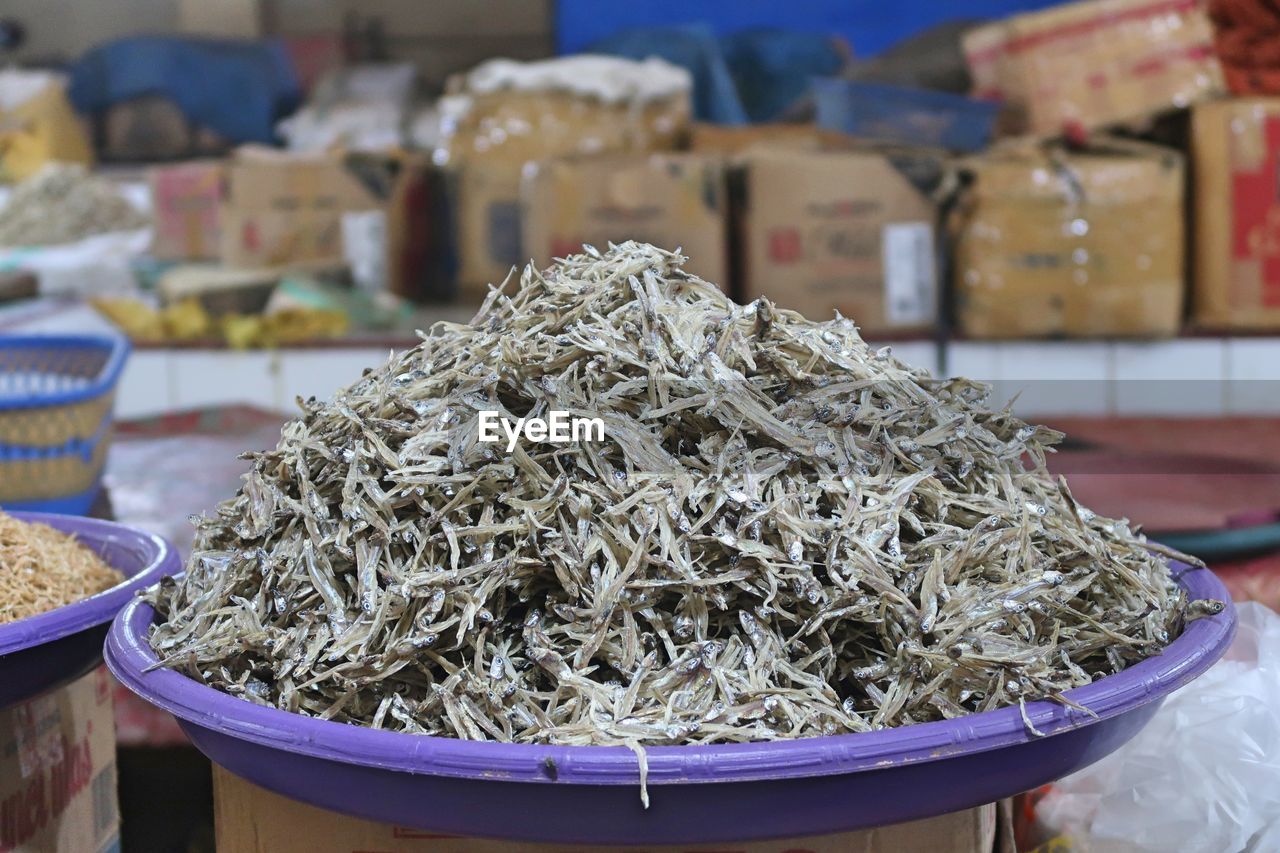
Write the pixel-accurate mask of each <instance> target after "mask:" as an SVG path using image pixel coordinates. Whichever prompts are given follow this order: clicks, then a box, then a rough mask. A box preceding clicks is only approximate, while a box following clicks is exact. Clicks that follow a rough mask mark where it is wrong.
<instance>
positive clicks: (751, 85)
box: [721, 29, 845, 122]
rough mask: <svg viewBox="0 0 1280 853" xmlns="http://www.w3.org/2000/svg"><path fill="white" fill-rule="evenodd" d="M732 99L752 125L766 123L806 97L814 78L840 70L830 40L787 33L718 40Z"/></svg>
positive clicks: (748, 34)
mask: <svg viewBox="0 0 1280 853" xmlns="http://www.w3.org/2000/svg"><path fill="white" fill-rule="evenodd" d="M721 45H722V46H723V50H724V56H725V61H726V62H727V63H728V65H729V71H730V73H731V74H733V79H734V82H735V83H736V84H737V87H738V97H739V98H740V99H741V100H742V106H743V108H744V109H745V110H746V112H747V118H749V119H750V120H751V121H753V122H764V121H772V120H774V119H776V118H778V116H779V115H780V114H781V113H782V112H783V111H784V110H786V109H787V108H788V107H790V106H791V105H792V104H794V103H795V102H796V101H797V100H799V99H800V98H801V97H803V96H804V95H805V94H806V93H807V92H808V91H809V83H810V81H811V80H812V79H813V78H814V77H831V76H833V75H835V74H837V73H838V72H839V71H840V69H841V67H843V65H844V61H845V58H844V55H843V54H842V53H841V51H840V49H839V48H838V47H837V42H836V39H835V37H833V36H831V35H827V34H825V33H798V32H792V31H790V30H777V29H756V30H743V31H742V32H739V33H734V34H733V35H729V36H725V37H724V38H723V39H722V40H721Z"/></svg>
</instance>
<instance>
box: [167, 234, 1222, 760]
mask: <svg viewBox="0 0 1280 853" xmlns="http://www.w3.org/2000/svg"><path fill="white" fill-rule="evenodd" d="M584 248H585V251H584V253H583V254H580V255H575V256H572V257H569V258H567V259H564V260H562V261H558V262H557V263H556V264H555V265H554V266H553V267H552V268H550V269H549V270H547V271H545V272H539V271H537V270H534V269H526V270H525V271H524V273H523V275H522V276H521V278H520V282H519V287H518V288H517V289H516V290H515V292H514V293H512V294H511V295H505V294H504V293H503V292H502V291H501V289H495V290H494V291H493V292H491V293H490V295H489V297H488V299H487V300H486V303H485V305H484V306H483V307H482V309H481V311H480V313H479V314H478V315H477V316H476V318H475V319H474V320H473V321H472V322H471V323H470V324H468V325H457V324H441V325H439V326H437V327H436V328H435V329H434V330H433V332H432V333H431V334H429V335H425V336H424V338H423V340H422V343H421V344H420V345H419V346H417V347H416V348H414V349H413V350H411V351H408V352H405V353H403V354H401V355H398V356H394V357H393V358H391V359H390V360H389V361H388V363H386V364H385V365H383V366H381V367H379V368H376V369H373V370H370V371H366V375H365V376H364V377H362V378H361V379H360V380H359V381H358V382H356V383H355V384H353V385H352V386H350V387H349V388H347V389H345V390H343V391H340V392H338V393H337V395H336V397H335V398H334V400H333V402H332V403H321V402H317V401H316V400H314V399H312V400H308V401H305V402H302V403H301V405H302V407H303V410H304V414H303V416H302V417H301V418H300V419H299V420H296V421H293V422H291V423H289V424H288V425H286V426H285V427H284V429H283V431H282V435H281V440H280V443H279V446H278V447H277V448H276V449H274V450H271V451H267V452H264V453H256V454H250V456H251V458H252V460H253V467H252V470H251V472H250V473H249V474H247V475H246V477H245V481H244V485H243V487H242V489H241V490H240V492H239V494H237V495H236V496H235V497H234V498H233V499H231V500H229V501H227V502H225V503H223V504H221V505H220V506H219V507H218V509H217V511H216V513H215V514H214V515H213V516H212V517H207V518H203V519H201V520H199V522H198V528H199V529H198V534H197V541H196V547H195V550H194V554H193V556H192V558H191V560H190V563H189V565H188V568H187V573H186V575H185V576H184V577H183V578H181V579H180V580H178V581H177V582H176V583H175V582H172V581H171V582H169V583H167V584H164V585H161V586H160V587H158V588H155V589H153V590H152V591H151V592H150V598H151V600H152V601H153V602H154V603H155V604H156V606H157V608H158V609H159V611H160V613H161V614H162V616H163V621H162V622H161V623H160V624H158V625H157V626H156V628H155V629H154V633H153V635H152V637H151V642H152V645H153V647H154V648H155V649H156V651H157V652H158V653H159V654H160V655H161V657H162V660H163V663H164V665H167V666H171V667H174V668H176V669H179V670H182V671H184V672H186V673H187V674H189V675H190V676H191V677H193V678H196V679H198V680H200V681H202V682H204V683H206V684H209V685H212V686H213V687H216V688H218V689H220V690H223V691H226V692H227V693H231V694H233V695H237V696H241V697H243V698H245V699H247V700H250V701H253V702H256V703H259V704H264V705H270V706H275V707H278V708H283V709H285V710H289V711H293V712H297V713H301V714H307V715H311V716H315V717H321V718H326V719H332V720H338V721H341V722H346V723H353V724H359V725H365V726H372V727H374V728H383V729H391V730H397V731H404V732H416V733H424V734H434V735H445V736H452V737H458V738H466V739H475V740H496V741H515V742H537V743H555V744H621V745H626V746H628V747H631V748H632V749H639V750H642V749H643V747H644V746H647V745H654V744H667V743H712V742H737V741H761V740H772V739H779V738H795V737H805V736H814V735H827V734H833V733H838V732H861V731H868V730H872V729H880V728H884V727H888V726H901V725H907V724H911V723H918V722H922V721H926V720H938V719H944V718H952V717H958V716H961V715H964V714H969V713H973V712H978V711H985V710H988V709H992V708H999V707H1002V706H1009V705H1019V706H1023V707H1024V711H1023V714H1024V718H1025V702H1027V701H1029V700H1033V699H1038V698H1045V697H1059V696H1060V694H1061V693H1062V692H1063V691H1065V690H1068V689H1070V688H1072V687H1076V686H1079V685H1083V684H1088V683H1089V682H1090V681H1092V680H1093V679H1095V678H1098V677H1101V676H1105V675H1109V674H1111V673H1113V672H1116V671H1118V670H1120V669H1123V668H1125V667H1126V666H1128V665H1130V664H1132V663H1133V662H1135V661H1138V660H1141V659H1142V658H1145V657H1147V656H1149V655H1152V654H1156V653H1158V652H1159V651H1160V650H1161V649H1162V648H1163V647H1164V646H1165V645H1167V644H1168V643H1169V642H1170V640H1171V639H1172V638H1173V637H1175V636H1176V635H1177V634H1178V633H1179V631H1180V630H1181V628H1182V625H1183V623H1184V620H1185V618H1189V617H1191V616H1194V615H1197V614H1198V613H1199V612H1201V611H1202V610H1204V609H1205V606H1204V605H1202V606H1200V607H1199V608H1198V609H1197V608H1192V609H1191V610H1190V611H1189V609H1188V607H1187V604H1188V603H1187V602H1186V600H1185V597H1184V595H1183V594H1182V592H1181V591H1180V590H1179V588H1178V587H1177V585H1176V584H1175V583H1174V582H1173V581H1172V580H1171V578H1170V574H1169V567H1168V563H1167V562H1166V560H1165V556H1164V555H1163V554H1160V553H1155V552H1154V551H1153V550H1152V548H1151V547H1150V546H1148V544H1147V543H1145V541H1144V540H1143V538H1142V537H1141V536H1140V535H1139V534H1136V533H1134V532H1132V531H1131V530H1130V529H1129V527H1128V526H1127V524H1126V523H1125V522H1123V521H1113V520H1111V519H1105V518H1101V517H1098V516H1095V515H1094V514H1093V513H1091V512H1089V511H1088V510H1087V509H1085V508H1084V507H1081V506H1079V505H1078V504H1076V502H1075V501H1074V500H1073V498H1072V497H1071V493H1070V491H1069V490H1068V488H1067V486H1066V484H1065V483H1064V482H1055V481H1054V480H1053V479H1052V478H1051V477H1050V476H1049V475H1048V474H1047V473H1046V471H1045V467H1044V457H1045V453H1046V452H1047V451H1048V450H1050V449H1051V447H1052V445H1053V444H1054V443H1056V442H1057V441H1058V440H1059V439H1060V438H1061V434H1060V433H1057V432H1055V431H1053V430H1050V429H1047V428H1045V427H1042V426H1029V425H1027V424H1025V423H1023V422H1022V421H1020V420H1019V419H1017V418H1015V417H1014V416H1013V415H1011V414H1010V412H1009V411H1007V410H993V409H991V408H988V407H987V406H986V405H985V401H986V396H987V393H988V389H987V388H986V387H985V386H982V385H980V384H977V383H973V382H970V381H968V380H963V379H954V380H939V379H933V378H930V377H929V376H928V375H927V374H926V373H924V372H922V371H918V370H914V369H911V368H909V367H907V366H905V365H904V364H902V363H901V362H899V361H897V360H896V359H894V358H893V357H892V356H891V354H890V353H889V352H888V351H887V350H879V351H875V350H872V349H871V348H869V347H868V346H867V344H865V343H864V342H863V341H862V340H861V338H860V337H859V335H858V333H857V330H856V328H855V327H854V325H853V324H852V323H851V322H850V321H848V320H846V319H843V318H839V317H837V319H835V320H833V321H830V322H825V323H813V322H809V321H807V320H805V319H804V318H802V317H800V316H799V315H797V314H794V313H792V312H788V311H781V310H778V309H776V308H774V307H773V306H772V305H770V304H769V303H768V302H766V301H764V300H760V301H757V302H755V303H752V304H750V305H747V306H739V305H736V304H734V303H733V302H731V301H730V300H729V299H728V298H727V297H725V296H724V295H723V294H722V293H721V292H720V291H719V290H718V289H717V288H715V287H714V286H711V285H709V284H707V283H705V282H703V281H701V280H699V279H698V278H696V277H694V276H692V275H690V274H689V273H687V272H685V271H684V270H683V269H682V266H681V265H682V263H683V260H684V259H683V258H682V257H681V256H680V255H679V254H676V253H671V252H665V251H662V250H659V249H656V248H654V247H652V246H648V245H643V244H636V243H625V244H622V245H621V246H616V247H614V246H611V247H610V248H609V250H608V251H607V252H600V251H597V250H595V249H593V248H591V247H584ZM486 409H490V410H497V411H500V412H503V413H505V414H506V415H507V416H509V417H512V418H514V417H515V416H518V415H526V414H533V415H542V416H545V415H546V413H547V412H548V411H549V410H552V409H558V410H566V411H570V412H573V413H576V414H580V415H582V416H599V417H601V418H602V419H603V420H604V422H605V425H606V438H605V440H604V441H602V442H582V443H578V444H568V445H566V444H549V443H525V444H520V445H517V446H516V447H515V449H514V450H513V451H512V452H511V453H510V454H508V453H506V452H504V447H503V445H495V444H485V443H479V442H478V441H477V420H478V415H477V413H478V412H479V411H481V410H486ZM1192 611H1193V612H1192ZM1206 612H1208V611H1206ZM1062 701H1063V702H1064V703H1065V704H1071V703H1070V702H1068V701H1067V700H1065V699H1064V700H1062ZM1027 725H1028V727H1030V720H1029V719H1027ZM641 754H643V753H641Z"/></svg>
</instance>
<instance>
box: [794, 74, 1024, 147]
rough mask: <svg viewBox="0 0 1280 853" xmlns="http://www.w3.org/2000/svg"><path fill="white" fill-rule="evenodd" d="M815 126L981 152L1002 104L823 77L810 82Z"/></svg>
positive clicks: (905, 142) (866, 136) (865, 136)
mask: <svg viewBox="0 0 1280 853" xmlns="http://www.w3.org/2000/svg"><path fill="white" fill-rule="evenodd" d="M813 96H814V103H815V105H816V107H817V114H818V126H819V127H821V128H823V129H824V130H835V131H839V132H841V133H848V134H851V135H853V136H857V137H859V138H862V139H869V140H873V141H876V142H891V143H897V144H902V145H919V146H924V147H929V148H946V149H948V150H951V151H979V150H981V149H982V148H985V147H986V146H987V143H988V142H990V141H991V134H992V132H993V130H994V129H995V123H996V118H997V117H998V115H999V112H1000V105H999V104H998V103H994V102H991V101H979V100H975V99H973V98H965V97H961V96H960V95H952V94H950V93H948V92H935V91H932V90H930V89H914V88H911V87H908V86H891V85H888V84H886V83H863V82H859V81H857V80H844V79H841V78H833V77H823V78H817V79H815V80H814V81H813Z"/></svg>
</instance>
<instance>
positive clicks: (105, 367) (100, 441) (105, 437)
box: [0, 335, 129, 515]
mask: <svg viewBox="0 0 1280 853" xmlns="http://www.w3.org/2000/svg"><path fill="white" fill-rule="evenodd" d="M128 355H129V342H128V340H127V339H126V338H124V337H123V336H114V337H107V336H102V335H19V336H13V335H0V507H3V508H5V509H9V510H30V511H39V512H60V513H66V514H70V515H84V514H86V513H87V512H88V511H89V508H90V507H91V506H92V505H93V501H94V499H95V498H96V497H97V496H98V490H99V489H100V488H101V484H102V469H103V466H104V464H105V463H106V458H107V448H108V446H109V445H110V443H111V423H112V409H113V406H114V404H115V393H116V383H117V381H118V380H119V378H120V371H121V370H122V369H123V368H124V363H125V359H126V358H127V357H128Z"/></svg>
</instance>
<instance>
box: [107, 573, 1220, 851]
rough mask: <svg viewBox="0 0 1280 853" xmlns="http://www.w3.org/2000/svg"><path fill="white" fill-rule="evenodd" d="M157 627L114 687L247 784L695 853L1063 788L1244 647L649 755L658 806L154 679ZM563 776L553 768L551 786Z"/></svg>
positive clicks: (1192, 628) (592, 765) (145, 624)
mask: <svg viewBox="0 0 1280 853" xmlns="http://www.w3.org/2000/svg"><path fill="white" fill-rule="evenodd" d="M1178 571H1179V572H1181V575H1180V582H1181V583H1182V584H1183V585H1184V586H1185V587H1186V589H1187V591H1188V593H1189V594H1190V595H1191V597H1193V598H1217V599H1221V600H1223V601H1228V598H1227V592H1226V590H1225V589H1224V588H1223V586H1222V584H1221V583H1220V582H1219V581H1218V579H1217V578H1216V577H1214V576H1213V574H1212V573H1210V572H1208V571H1205V570H1198V571H1197V570H1186V569H1185V567H1178ZM154 616H155V614H154V612H153V611H152V609H151V607H150V606H149V605H147V604H146V603H144V602H142V601H140V600H138V601H133V602H131V603H130V604H129V605H128V606H126V607H125V609H124V610H122V611H121V612H120V614H119V615H118V616H117V617H116V621H115V624H114V625H113V626H112V629H111V632H110V634H109V635H108V637H107V646H106V660H107V665H108V666H109V667H110V668H111V671H112V672H113V673H115V676H116V678H118V679H119V680H120V681H121V682H123V683H124V684H125V685H127V686H128V687H129V688H131V689H132V690H133V691H134V692H136V693H137V694H138V695H140V696H142V697H143V698H144V699H146V700H147V701H149V702H151V703H153V704H155V705H157V706H159V707H161V708H164V709H165V710H167V711H169V712H171V713H173V714H174V715H175V716H177V717H178V720H179V722H180V723H181V724H182V727H183V729H185V731H186V732H187V734H188V735H189V736H190V737H191V740H192V741H193V742H194V743H195V745H196V746H197V747H198V748H199V749H200V750H201V751H203V752H204V753H205V754H206V755H208V756H209V757H210V758H211V759H213V760H214V761H215V762H217V763H218V764H220V765H222V766H223V767H225V768H227V769H228V770H230V771H231V772H233V773H236V774H237V775H240V776H242V777H244V778H246V779H248V780H250V781H251V782H254V783H256V784H258V785H261V786H263V787H264V788H268V789H270V790H273V791H276V792H278V793H281V794H284V795H286V796H289V797H293V798H295V799H298V800H302V801H304V802H308V803H312V804H313V805H317V806H320V807H322V808H326V809H331V810H333V811H338V812H344V813H346V814H350V815H355V816H358V817H363V818H370V819H373V820H378V821H383V822H388V823H395V824H397V825H400V826H407V827H413V828H415V829H422V830H431V831H435V832H446V833H454V834H457V835H465V836H482V837H498V838H508V839H517V840H526V841H543V842H552V843H560V844H571V843H579V844H664V843H665V844H693V843H699V842H725V841H745V840H750V839H763V838H779V837H787V836H803V835H817V834H823V833H831V832H841V831H845V830H851V829H858V828H863V827H869V826H878V825H883V824H889V823H896V822H899V821H905V820H913V819H917V818H923V817H929V816H932V815H938V814H943V813H945V812H951V811H957V810H959V809H965V808H969V807H972V806H976V805H980V804H982V803H989V802H991V801H993V800H997V799H999V798H1001V797H1005V796H1009V795H1011V794H1014V793H1017V792H1019V791H1025V790H1027V789H1029V788H1034V787H1036V786H1038V785H1041V784H1044V783H1046V782H1050V781H1052V780H1054V779H1057V778H1060V777H1062V776H1064V775H1066V774H1068V773H1070V772H1072V771H1074V770H1078V769H1079V768H1081V767H1084V766H1085V765H1087V764H1090V763H1092V762H1094V761H1097V760H1098V759H1099V758H1102V757H1103V756H1104V755H1106V754H1107V753H1109V752H1111V751H1112V750H1114V749H1115V748H1116V747H1118V746H1120V745H1121V744H1123V743H1124V742H1125V741H1127V740H1128V739H1129V738H1131V737H1133V736H1134V735H1135V734H1136V733H1137V732H1138V731H1139V730H1140V729H1141V728H1142V727H1143V725H1145V724H1146V723H1147V721H1148V720H1149V719H1150V718H1151V716H1152V715H1153V714H1154V713H1155V712H1156V709H1157V708H1158V707H1159V705H1160V702H1161V700H1162V699H1163V698H1164V697H1165V696H1166V695H1168V694H1169V693H1171V692H1172V691H1174V690H1176V689H1177V688H1179V687H1181V686H1182V685H1184V684H1186V683H1188V682H1189V681H1191V680H1192V679H1194V678H1195V677H1196V676H1198V675H1200V674H1201V673H1202V672H1204V671H1205V670H1206V669H1208V668H1209V667H1210V666H1211V665H1212V664H1213V662H1214V661H1216V660H1217V659H1218V658H1219V657H1220V656H1221V655H1222V653H1223V652H1224V651H1226V648H1227V646H1228V645H1229V644H1230V642H1231V638H1232V636H1233V635H1234V633H1235V624H1236V617H1235V611H1234V609H1233V608H1231V607H1230V606H1229V605H1228V607H1227V609H1226V610H1224V611H1223V612H1222V613H1221V614H1219V615H1217V616H1214V617H1209V618H1202V619H1199V620H1196V621H1195V622H1193V623H1191V625H1189V626H1188V628H1187V629H1186V631H1184V632H1183V634H1182V636H1180V637H1179V638H1178V639H1177V640H1175V641H1174V642H1173V643H1172V644H1171V645H1170V646H1169V647H1168V649H1166V650H1165V652H1164V654H1162V655H1159V656H1157V657H1154V658H1150V659H1148V660H1145V661H1142V662H1141V663H1138V664H1136V665H1134V666H1132V667H1130V668H1129V669H1127V670H1125V671H1124V672H1121V673H1119V674H1118V675H1113V676H1109V677H1107V678H1103V679H1100V680H1098V681H1096V682H1094V683H1093V684H1090V685H1087V686H1085V687H1080V688H1077V689H1075V690H1071V691H1069V692H1068V693H1067V696H1069V697H1070V698H1071V699H1072V700H1074V701H1075V702H1077V703H1080V704H1082V705H1084V706H1086V707H1088V708H1091V709H1092V710H1093V711H1094V712H1095V713H1096V714H1097V718H1096V719H1095V718H1094V717H1091V716H1089V715H1087V714H1084V713H1082V712H1079V711H1075V710H1073V709H1070V708H1065V707H1063V706H1061V705H1058V704H1056V703H1052V702H1035V703H1031V704H1028V705H1027V713H1028V714H1029V715H1030V717H1031V719H1032V721H1033V723H1034V724H1035V726H1036V727H1037V728H1038V729H1039V730H1040V731H1042V732H1045V733H1046V736H1045V737H1034V736H1031V735H1029V734H1028V733H1027V730H1026V728H1025V727H1024V726H1023V723H1022V719H1021V717H1020V716H1019V713H1018V709H1017V708H1016V707H1015V708H1004V709H1001V710H998V711H988V712H985V713H981V714H973V715H971V716H968V717H964V718H961V719H957V720H947V721H942V722H934V723H921V724H918V725H914V726H907V727H904V728H897V729H888V730H884V731H877V732H869V733H864V734H845V735H834V736H831V737H817V738H806V739H802V740H790V741H776V742H771V743H751V744H727V745H722V746H668V747H653V748H650V749H649V750H648V755H649V796H650V798H651V801H652V805H651V807H650V808H649V809H647V810H646V809H644V808H643V807H642V806H641V804H640V791H639V770H638V764H637V760H636V757H635V755H634V754H632V752H631V751H630V750H628V749H626V748H625V747H603V746H540V745H532V744H500V743H492V742H477V741H464V740H456V739H453V738H443V737H431V736H427V735H411V734H402V733H396V732H388V731H375V730H373V729H368V728H363V727H359V726H352V725H346V724H343V723H336V722H332V721H325V720H318V719H315V718H311V717H304V716H301V715H299V714H292V713H289V712H286V711H281V710H277V709H275V708H266V707H262V706H259V705H254V704H252V703H250V702H248V701H246V700H243V699H238V698H235V697H233V696H229V695H227V694H225V693H222V692H219V691H217V690H214V689H213V688H210V687H205V686H204V685H202V684H199V683H197V682H196V681H193V680H192V679H190V678H188V677H187V676H185V675H182V674H180V673H178V672H175V671H173V670H169V669H156V670H152V671H150V672H147V671H146V669H147V667H148V666H150V665H152V664H154V663H155V661H156V655H155V653H154V652H153V651H152V650H151V647H150V646H149V645H148V643H147V639H146V637H147V631H148V628H149V627H150V625H151V624H152V621H153V619H154ZM553 768H554V769H553Z"/></svg>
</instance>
